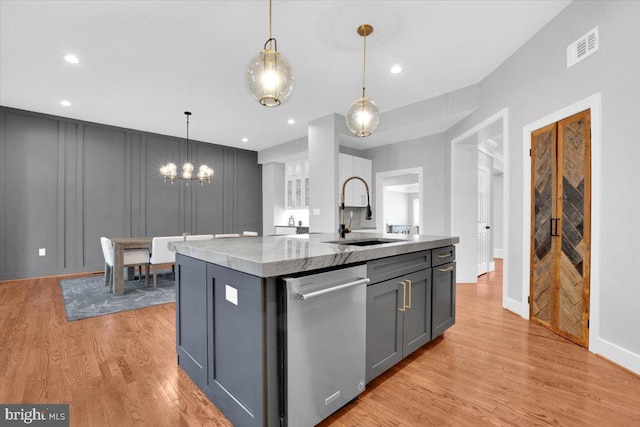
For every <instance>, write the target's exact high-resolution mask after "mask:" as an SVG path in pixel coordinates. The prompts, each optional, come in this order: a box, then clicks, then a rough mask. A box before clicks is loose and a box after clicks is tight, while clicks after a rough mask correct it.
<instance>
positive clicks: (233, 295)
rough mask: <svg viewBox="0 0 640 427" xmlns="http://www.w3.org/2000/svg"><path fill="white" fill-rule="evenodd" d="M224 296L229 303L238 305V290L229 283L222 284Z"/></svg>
mask: <svg viewBox="0 0 640 427" xmlns="http://www.w3.org/2000/svg"><path fill="white" fill-rule="evenodd" d="M224 298H225V299H226V300H227V301H229V302H230V303H231V304H235V305H238V290H237V289H236V288H234V287H231V286H229V285H224Z"/></svg>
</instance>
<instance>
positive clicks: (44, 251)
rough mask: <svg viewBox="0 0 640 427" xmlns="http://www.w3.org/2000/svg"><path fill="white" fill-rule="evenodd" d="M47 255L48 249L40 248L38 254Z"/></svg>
mask: <svg viewBox="0 0 640 427" xmlns="http://www.w3.org/2000/svg"><path fill="white" fill-rule="evenodd" d="M46 255H47V249H46V248H40V249H38V256H46Z"/></svg>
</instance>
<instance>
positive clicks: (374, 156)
mask: <svg viewBox="0 0 640 427" xmlns="http://www.w3.org/2000/svg"><path fill="white" fill-rule="evenodd" d="M444 147H445V145H444V134H438V135H431V136H426V137H423V138H418V139H414V140H411V141H405V142H398V143H396V144H389V145H384V146H382V147H376V148H370V149H368V150H363V151H362V154H361V155H360V157H366V158H368V159H371V160H372V169H373V176H376V174H377V173H379V172H387V171H394V170H401V169H408V168H415V167H422V171H423V172H422V173H423V176H422V182H423V191H422V212H421V215H422V227H421V228H420V234H430V235H439V236H442V235H444V234H446V230H445V210H444V209H445V206H444V203H445V149H444ZM376 185H377V184H376V182H375V180H374V183H373V187H374V189H372V192H371V194H373V195H375V194H376V192H377V190H376V189H375V186H376ZM375 203H377V202H376V200H375V199H374V200H373V201H372V205H375Z"/></svg>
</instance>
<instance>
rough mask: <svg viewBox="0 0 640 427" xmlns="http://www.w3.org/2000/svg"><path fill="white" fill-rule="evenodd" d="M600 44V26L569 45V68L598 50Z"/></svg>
mask: <svg viewBox="0 0 640 427" xmlns="http://www.w3.org/2000/svg"><path fill="white" fill-rule="evenodd" d="M598 46H599V38H598V27H595V28H594V29H593V30H591V31H589V32H588V33H587V34H585V35H584V36H582V37H580V38H579V39H578V40H576V41H575V42H573V43H571V44H570V45H569V46H568V47H567V68H569V67H571V66H572V65H574V64H577V63H578V62H580V61H582V60H583V59H584V58H586V57H587V56H589V55H591V54H592V53H593V52H595V51H597V50H598Z"/></svg>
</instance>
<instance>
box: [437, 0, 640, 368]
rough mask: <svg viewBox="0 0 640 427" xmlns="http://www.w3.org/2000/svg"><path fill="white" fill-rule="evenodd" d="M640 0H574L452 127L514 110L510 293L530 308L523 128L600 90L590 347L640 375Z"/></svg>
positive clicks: (457, 130) (458, 129)
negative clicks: (569, 61)
mask: <svg viewBox="0 0 640 427" xmlns="http://www.w3.org/2000/svg"><path fill="white" fill-rule="evenodd" d="M638 22H640V2H635V1H593V2H582V1H581V2H573V3H571V4H570V5H569V6H568V7H567V8H566V9H564V11H562V12H561V13H560V14H559V15H558V16H557V17H556V18H555V19H554V20H552V21H551V22H550V23H549V24H548V25H547V26H546V27H545V28H543V29H542V30H541V31H540V32H539V33H538V34H536V35H535V36H534V37H532V38H531V39H530V40H529V41H528V42H527V43H526V44H525V45H524V46H523V47H522V48H521V49H519V50H518V51H517V52H515V53H514V54H513V55H512V56H511V57H510V58H509V59H508V60H507V61H505V62H504V63H503V64H502V65H501V66H500V67H499V68H498V69H497V70H495V71H494V72H493V73H491V74H490V75H489V76H488V77H487V78H486V79H485V80H483V81H482V82H481V83H480V100H481V101H480V106H479V108H478V110H476V111H475V112H474V113H473V114H472V115H471V116H469V117H468V118H467V119H465V120H464V121H462V122H461V123H459V124H458V125H456V126H455V127H454V128H452V129H450V130H449V131H447V134H446V136H447V140H449V141H450V140H451V139H453V138H455V137H456V136H457V135H460V134H462V133H464V132H465V131H466V130H468V129H470V128H472V127H473V126H475V125H476V124H478V123H480V122H482V121H483V120H485V119H486V118H487V117H490V116H492V115H493V114H495V113H496V112H498V111H500V110H502V109H504V108H508V112H509V121H508V132H507V135H505V141H508V147H507V146H506V145H505V148H506V149H507V152H508V155H507V158H506V159H505V162H507V160H508V168H509V171H510V174H509V187H508V194H505V200H507V199H508V212H509V218H508V221H509V230H507V234H506V236H505V238H506V240H505V243H506V245H507V247H508V249H509V254H508V262H507V265H506V268H505V270H506V271H505V272H506V275H505V286H506V287H507V289H506V292H507V297H508V298H510V299H512V300H513V301H516V302H518V303H519V304H521V305H522V307H523V312H521V314H523V315H524V314H525V313H526V311H528V304H527V301H526V300H527V296H528V295H526V294H525V292H526V291H525V290H526V289H527V286H526V282H525V278H526V277H527V273H528V269H529V260H528V257H526V256H525V255H524V250H523V247H524V245H525V244H526V243H527V242H525V241H524V240H525V239H524V237H523V236H524V235H525V232H526V230H527V229H528V227H529V224H528V223H526V219H525V218H527V212H524V211H525V207H524V206H525V197H527V196H526V195H525V194H523V188H524V185H525V184H526V183H527V182H528V180H529V179H530V177H528V176H525V173H524V172H523V171H524V170H525V169H526V168H525V164H524V162H525V160H524V159H525V158H527V159H528V157H525V154H526V153H525V150H528V143H529V142H528V141H523V128H524V127H525V126H526V125H528V124H529V123H533V122H535V121H537V120H539V119H541V118H543V117H545V116H547V115H549V114H551V113H553V112H556V111H559V110H561V109H563V108H565V107H567V106H570V105H572V104H574V103H576V102H578V101H580V100H583V99H586V98H588V97H590V96H592V95H594V94H596V93H601V99H602V109H601V111H602V117H601V135H594V137H596V138H601V141H602V144H601V149H600V152H594V153H593V156H594V164H598V165H599V167H600V169H599V170H595V171H594V173H595V174H596V175H597V176H599V177H600V181H599V182H594V187H593V192H594V194H597V196H596V197H595V198H596V200H599V204H598V205H597V206H593V207H592V209H595V210H596V211H598V212H599V215H600V221H599V223H600V228H599V229H598V230H596V232H597V233H598V235H599V236H600V240H599V243H598V244H597V245H595V246H592V266H595V265H597V266H598V270H592V276H591V281H592V285H591V286H592V292H593V290H595V291H597V292H596V293H597V294H594V295H593V297H594V298H595V299H596V306H593V305H592V307H591V313H592V315H595V316H596V317H597V319H596V321H594V322H592V324H591V330H590V349H591V350H592V351H595V352H598V353H601V354H603V355H604V356H605V357H607V358H609V359H612V360H613V361H615V362H616V363H619V364H621V365H623V366H625V367H627V368H629V369H631V370H633V371H635V372H638V373H640V333H639V332H638V325H640V286H639V285H638V282H639V279H638V277H639V274H638V270H637V268H636V267H635V266H636V265H637V263H638V260H640V228H639V227H638V225H637V224H638V215H639V213H640V197H638V191H637V189H636V188H635V183H636V182H638V181H640V168H638V165H640V144H639V143H638V127H637V123H638V117H640V102H638V99H640V83H639V77H640V43H639V42H638V40H640V25H638ZM596 26H598V28H599V34H600V50H599V51H598V52H595V53H594V54H592V55H591V56H590V57H588V58H586V59H585V60H583V61H581V62H579V63H578V64H576V65H574V66H573V67H571V68H569V69H567V66H566V47H567V46H568V45H569V44H570V43H573V42H574V41H575V40H577V39H578V38H579V37H582V36H583V35H584V34H586V33H587V32H588V31H590V30H591V29H592V28H594V27H596Z"/></svg>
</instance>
